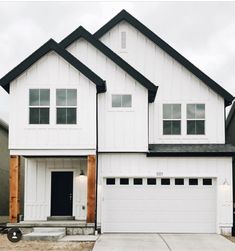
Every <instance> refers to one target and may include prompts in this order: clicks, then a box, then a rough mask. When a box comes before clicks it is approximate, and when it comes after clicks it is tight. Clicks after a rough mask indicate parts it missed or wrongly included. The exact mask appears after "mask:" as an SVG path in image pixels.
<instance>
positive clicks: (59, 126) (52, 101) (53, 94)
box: [25, 84, 82, 130]
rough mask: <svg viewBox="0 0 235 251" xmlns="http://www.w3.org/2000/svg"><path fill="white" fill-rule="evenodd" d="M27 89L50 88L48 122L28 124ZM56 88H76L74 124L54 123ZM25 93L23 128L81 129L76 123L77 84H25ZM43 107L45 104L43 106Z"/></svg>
mask: <svg viewBox="0 0 235 251" xmlns="http://www.w3.org/2000/svg"><path fill="white" fill-rule="evenodd" d="M29 89H49V90H50V107H49V108H50V118H49V122H50V123H49V124H29ZM56 89H76V90H77V106H76V107H77V113H76V114H77V123H76V124H56ZM25 91H26V92H25V93H27V97H26V99H25V100H27V103H25V105H26V108H25V112H26V113H27V114H26V116H25V117H26V118H27V120H25V128H26V129H31V130H37V129H46V128H50V129H74V130H75V129H76V130H81V129H82V126H81V124H80V123H78V118H79V109H78V104H79V102H78V101H79V92H78V88H77V85H70V86H69V87H68V86H59V87H55V86H50V87H48V86H47V85H45V84H40V85H35V86H33V87H32V86H30V85H28V86H27V89H26V90H25ZM43 107H45V106H43Z"/></svg>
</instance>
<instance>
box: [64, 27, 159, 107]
mask: <svg viewBox="0 0 235 251" xmlns="http://www.w3.org/2000/svg"><path fill="white" fill-rule="evenodd" d="M81 37H82V38H84V39H85V40H87V41H88V42H89V43H91V44H92V45H93V46H94V47H96V48H97V49H98V50H100V51H101V52H102V53H103V54H104V55H105V56H107V57H108V58H109V59H111V60H112V61H113V62H114V63H116V64H117V65H118V66H119V67H121V68H122V69H123V70H124V71H125V72H127V73H128V74H129V75H130V76H132V77H133V78H134V79H135V80H137V81H138V82H139V83H140V84H142V85H143V86H144V87H145V88H147V89H148V96H149V97H148V100H149V102H150V103H151V102H154V100H155V97H156V93H157V89H158V86H156V85H154V84H153V83H152V82H151V81H150V80H148V79H147V78H146V77H145V76H143V75H142V74H141V73H140V72H138V71H137V70H136V69H134V68H133V67H132V66H131V65H129V64H128V63H127V62H126V61H125V60H123V59H122V58H121V57H119V56H118V55H117V54H116V53H115V52H113V51H112V50H111V49H109V48H108V47H107V46H106V45H104V44H103V43H102V42H101V41H99V40H98V39H96V38H95V37H94V36H93V35H92V34H91V33H89V32H88V31H87V30H86V29H84V28H83V27H82V26H80V27H78V28H77V29H76V30H75V31H73V32H72V33H71V34H69V35H68V36H67V37H66V38H65V39H63V40H62V41H61V42H60V45H61V46H63V47H64V48H67V47H68V46H69V45H70V44H72V43H73V42H74V41H76V40H78V39H79V38H81Z"/></svg>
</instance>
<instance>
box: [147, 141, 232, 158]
mask: <svg viewBox="0 0 235 251" xmlns="http://www.w3.org/2000/svg"><path fill="white" fill-rule="evenodd" d="M147 156H148V157H154V156H172V157H177V156H180V157H182V156H185V157H186V156H188V157H190V156H192V157H193V156H198V157H200V156H214V157H215V156H218V157H219V156H221V157H222V156H235V146H233V145H231V144H150V145H149V152H148V153H147Z"/></svg>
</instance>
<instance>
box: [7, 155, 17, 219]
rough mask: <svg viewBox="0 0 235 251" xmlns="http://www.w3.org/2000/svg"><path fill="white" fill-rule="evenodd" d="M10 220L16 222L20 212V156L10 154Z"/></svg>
mask: <svg viewBox="0 0 235 251" xmlns="http://www.w3.org/2000/svg"><path fill="white" fill-rule="evenodd" d="M9 187H10V198H9V216H10V219H9V220H10V222H11V223H16V222H17V217H18V215H19V213H20V156H10V180H9Z"/></svg>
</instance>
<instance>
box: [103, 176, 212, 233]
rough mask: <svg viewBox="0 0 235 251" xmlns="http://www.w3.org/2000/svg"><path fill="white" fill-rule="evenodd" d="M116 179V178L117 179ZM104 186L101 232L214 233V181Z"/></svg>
mask: <svg viewBox="0 0 235 251" xmlns="http://www.w3.org/2000/svg"><path fill="white" fill-rule="evenodd" d="M116 180H119V179H118V178H117V179H116ZM129 180H130V181H131V182H130V184H128V185H120V183H119V182H116V183H115V185H105V186H104V191H103V196H104V203H103V213H102V218H103V220H102V231H103V232H140V233H141V232H166V233H181V232H182V233H187V232H188V233H214V232H215V231H216V224H215V219H216V205H215V202H216V186H215V184H216V180H215V179H213V182H212V185H208V186H205V185H203V183H202V179H200V178H198V181H199V182H198V185H196V186H192V185H189V184H188V183H187V184H186V183H185V184H184V185H182V186H175V185H174V178H171V184H170V185H167V186H164V185H161V184H160V182H159V180H158V181H157V184H156V185H152V186H150V185H147V182H146V179H143V184H142V185H134V184H133V179H131V178H130V179H129Z"/></svg>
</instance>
